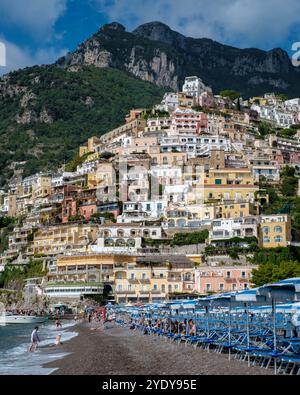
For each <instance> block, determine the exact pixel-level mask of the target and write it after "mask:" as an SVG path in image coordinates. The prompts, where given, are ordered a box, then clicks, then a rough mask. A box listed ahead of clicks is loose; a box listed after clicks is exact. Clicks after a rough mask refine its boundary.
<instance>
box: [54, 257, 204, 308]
mask: <svg viewBox="0 0 300 395" xmlns="http://www.w3.org/2000/svg"><path fill="white" fill-rule="evenodd" d="M197 259H199V257H197ZM193 261H194V260H193ZM193 261H192V260H190V259H188V258H187V257H185V256H183V255H175V256H173V255H165V256H163V255H157V256H153V255H151V256H135V255H132V254H125V253H124V254H118V253H115V254H113V253H110V254H108V253H102V254H82V255H73V256H72V255H70V256H63V257H58V259H57V265H56V267H54V268H52V269H51V268H50V269H49V273H48V284H47V287H49V286H50V287H52V286H55V284H56V285H61V284H64V283H65V284H66V285H68V286H71V285H72V284H73V285H74V284H78V286H81V285H84V284H87V283H88V284H93V283H94V284H102V285H103V286H109V287H110V289H111V292H112V293H114V295H115V300H116V302H118V303H123V302H124V303H127V302H132V303H134V302H154V301H163V300H165V299H168V297H169V296H171V295H174V294H177V293H179V294H180V293H187V292H193V291H194V289H195V281H194V280H195V276H194V266H195V264H194V262H193ZM73 285H72V287H71V288H72V290H73V288H74V287H73ZM57 292H58V291H57ZM57 292H56V293H55V295H56V294H57ZM70 292H71V291H70ZM55 295H54V294H53V295H52V296H55Z"/></svg>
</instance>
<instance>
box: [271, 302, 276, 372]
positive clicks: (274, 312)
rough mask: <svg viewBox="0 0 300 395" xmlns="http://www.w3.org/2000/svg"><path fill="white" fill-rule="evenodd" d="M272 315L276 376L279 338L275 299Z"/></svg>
mask: <svg viewBox="0 0 300 395" xmlns="http://www.w3.org/2000/svg"><path fill="white" fill-rule="evenodd" d="M272 314H273V338H274V350H273V351H274V354H275V356H274V374H275V375H277V359H276V352H277V336H276V326H277V325H276V302H275V299H274V298H272Z"/></svg>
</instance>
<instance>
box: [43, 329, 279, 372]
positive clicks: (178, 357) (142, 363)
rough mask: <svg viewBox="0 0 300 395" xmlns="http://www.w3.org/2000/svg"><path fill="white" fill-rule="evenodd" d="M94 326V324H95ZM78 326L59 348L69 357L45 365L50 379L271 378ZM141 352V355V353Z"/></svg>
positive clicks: (222, 358) (126, 334) (157, 343)
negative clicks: (223, 376)
mask: <svg viewBox="0 0 300 395" xmlns="http://www.w3.org/2000/svg"><path fill="white" fill-rule="evenodd" d="M92 325H93V324H92ZM92 327H93V326H90V325H89V324H87V323H82V324H78V325H77V328H76V331H77V332H78V336H76V337H74V338H73V339H71V340H69V341H67V342H66V343H64V344H62V345H61V346H59V347H58V348H57V350H58V351H59V352H63V353H67V355H66V356H65V357H63V358H61V359H58V360H55V361H52V362H50V363H47V364H44V365H43V368H47V369H55V370H53V371H52V372H51V373H50V375H116V376H117V375H160V376H162V375H186V376H188V375H270V374H272V371H271V370H270V371H269V370H265V369H261V368H259V367H253V366H251V367H248V366H247V364H246V363H244V362H240V361H237V360H231V361H229V360H228V356H227V355H225V354H215V353H212V352H211V353H208V352H207V351H204V350H200V349H196V350H195V349H194V348H193V347H190V346H187V347H185V345H183V344H180V345H177V344H174V343H169V342H168V341H166V339H163V338H159V337H156V336H149V335H143V334H142V333H141V332H139V331H132V330H130V329H129V328H123V327H117V326H115V327H112V326H109V327H106V329H104V330H103V331H102V332H101V331H100V329H99V328H97V329H96V330H91V328H92ZM141 350H142V352H141Z"/></svg>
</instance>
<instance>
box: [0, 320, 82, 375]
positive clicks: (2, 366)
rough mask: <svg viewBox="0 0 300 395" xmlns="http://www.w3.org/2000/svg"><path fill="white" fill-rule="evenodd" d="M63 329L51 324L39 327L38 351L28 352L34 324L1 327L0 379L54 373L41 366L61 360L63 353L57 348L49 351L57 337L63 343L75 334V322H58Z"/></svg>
mask: <svg viewBox="0 0 300 395" xmlns="http://www.w3.org/2000/svg"><path fill="white" fill-rule="evenodd" d="M61 323H62V325H63V327H62V328H59V329H57V328H56V326H55V322H54V321H48V322H46V323H44V324H38V326H39V331H38V334H39V338H40V343H39V347H40V348H39V349H37V350H36V351H35V352H28V349H29V346H30V337H31V332H32V331H33V329H34V327H35V325H34V324H13V325H5V326H1V325H0V375H6V374H7V375H8V374H12V375H38V374H42V375H47V374H50V373H52V372H53V371H54V370H55V369H48V368H43V365H44V364H46V363H48V362H51V361H55V360H57V359H61V358H63V357H64V356H66V355H67V354H66V353H62V352H60V351H59V348H56V347H51V346H52V345H54V344H55V338H56V336H57V335H61V343H64V342H66V341H68V340H70V339H72V338H73V337H75V336H77V333H76V332H75V331H74V330H73V328H72V327H73V326H74V322H71V321H65V322H64V321H61Z"/></svg>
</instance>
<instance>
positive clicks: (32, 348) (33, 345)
mask: <svg viewBox="0 0 300 395" xmlns="http://www.w3.org/2000/svg"><path fill="white" fill-rule="evenodd" d="M38 330H39V327H38V326H36V327H35V328H34V330H33V331H32V334H31V345H30V347H29V352H33V351H35V350H36V349H37V346H38V342H39V341H40V338H39V335H38Z"/></svg>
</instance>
